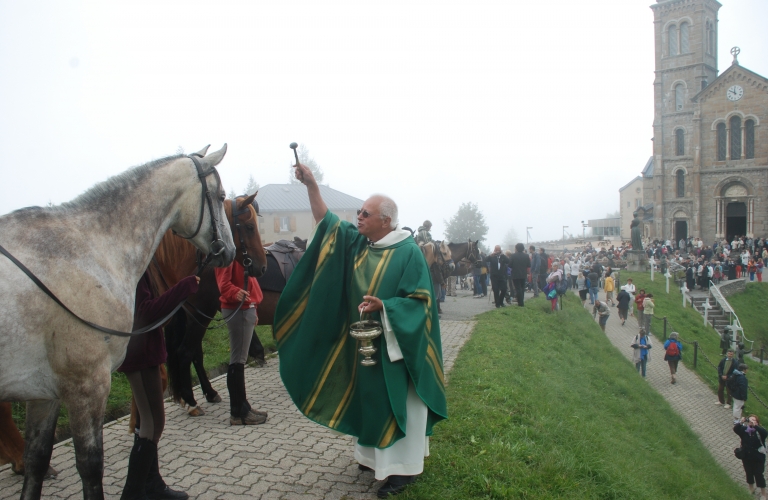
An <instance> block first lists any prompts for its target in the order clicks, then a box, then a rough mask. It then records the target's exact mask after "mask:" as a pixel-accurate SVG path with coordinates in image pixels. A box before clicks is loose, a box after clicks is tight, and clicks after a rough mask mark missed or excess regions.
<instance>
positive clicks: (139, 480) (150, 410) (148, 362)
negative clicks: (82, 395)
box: [117, 272, 200, 500]
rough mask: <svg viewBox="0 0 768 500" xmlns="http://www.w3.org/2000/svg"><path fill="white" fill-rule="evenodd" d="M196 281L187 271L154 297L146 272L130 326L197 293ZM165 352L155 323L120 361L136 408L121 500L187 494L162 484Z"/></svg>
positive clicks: (163, 312)
mask: <svg viewBox="0 0 768 500" xmlns="http://www.w3.org/2000/svg"><path fill="white" fill-rule="evenodd" d="M199 283H200V278H198V277H197V276H188V277H186V278H184V279H183V280H181V281H179V282H178V283H177V284H176V285H174V286H173V287H171V288H170V289H168V290H167V291H166V292H165V293H164V294H162V295H160V296H159V297H156V296H155V293H154V291H153V287H152V284H151V281H150V277H149V273H147V272H145V273H144V274H143V275H142V276H141V279H140V280H139V283H138V285H137V287H136V307H135V310H134V320H133V327H134V328H141V327H143V326H147V325H150V324H152V323H153V322H155V321H157V320H159V319H161V318H163V317H165V316H166V315H167V314H169V313H170V312H171V311H173V309H174V308H175V307H176V306H177V305H178V304H179V303H180V302H183V301H185V300H186V299H187V297H189V296H190V295H191V294H193V293H195V292H197V288H198V284H199ZM167 357H168V354H167V352H166V349H165V336H164V335H163V329H162V327H158V328H156V329H154V330H152V331H150V332H147V333H144V334H142V335H136V336H134V337H131V340H130V341H129V342H128V349H127V352H126V354H125V360H123V364H122V365H120V367H119V368H118V369H117V371H119V372H123V373H125V376H126V378H127V379H128V383H129V384H130V385H131V392H132V393H133V398H134V400H135V401H136V408H137V409H138V411H139V415H138V419H137V422H136V434H135V435H134V439H133V449H132V450H131V454H130V456H129V458H128V474H127V476H126V478H125V486H124V487H123V493H122V495H121V496H120V499H121V500H134V499H137V500H146V498H148V497H149V498H152V499H158V498H164V499H178V500H184V499H186V498H189V495H187V494H186V493H185V492H183V491H175V490H172V489H171V488H169V487H168V486H167V485H166V484H165V481H163V478H162V476H161V475H160V467H159V462H158V457H157V444H158V443H159V442H160V437H161V436H162V434H163V429H164V428H165V403H164V402H163V384H162V380H161V375H160V365H162V364H163V363H165V361H166V358H167Z"/></svg>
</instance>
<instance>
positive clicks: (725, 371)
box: [715, 349, 738, 408]
mask: <svg viewBox="0 0 768 500" xmlns="http://www.w3.org/2000/svg"><path fill="white" fill-rule="evenodd" d="M733 355H734V352H733V349H728V352H727V354H726V356H725V357H724V358H723V359H721V360H720V363H718V365H717V381H718V382H719V384H718V387H717V403H715V404H716V405H722V404H724V405H725V406H723V408H730V407H731V405H732V404H733V397H732V396H731V388H730V387H728V379H729V378H730V377H731V375H732V374H733V370H735V369H736V366H737V365H738V363H737V362H736V360H735V359H733ZM724 392H725V393H726V394H727V397H728V399H727V401H726V399H725V397H726V396H725V395H724V394H723V393H724Z"/></svg>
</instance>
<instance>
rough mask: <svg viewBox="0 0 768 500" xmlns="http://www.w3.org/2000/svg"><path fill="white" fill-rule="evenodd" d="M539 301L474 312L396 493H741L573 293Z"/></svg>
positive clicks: (555, 495) (620, 495) (470, 495)
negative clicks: (442, 408) (439, 419)
mask: <svg viewBox="0 0 768 500" xmlns="http://www.w3.org/2000/svg"><path fill="white" fill-rule="evenodd" d="M548 309H549V302H545V301H544V300H542V299H537V300H531V301H529V302H528V303H527V305H526V307H525V308H523V309H519V308H514V307H507V308H505V309H501V310H495V311H492V312H489V313H486V314H484V315H482V316H480V317H479V322H478V325H477V327H476V329H475V332H474V334H473V336H472V338H471V339H470V340H469V342H468V343H467V344H466V346H465V347H464V348H463V350H462V352H461V354H460V356H459V359H458V360H457V362H456V364H455V366H454V369H453V372H452V373H451V375H450V384H449V386H448V403H449V411H450V419H449V420H448V421H446V422H444V423H441V424H440V425H439V426H438V427H437V428H436V431H435V436H434V437H433V439H432V441H431V446H430V448H431V449H430V451H431V457H430V458H429V459H428V460H427V466H426V469H425V473H424V475H423V477H422V479H421V480H420V481H419V482H417V484H415V485H414V486H413V487H411V488H409V491H408V492H407V493H406V494H404V495H403V498H420V499H421V498H424V499H432V498H434V499H441V500H442V499H467V498H574V499H575V498H578V499H583V498H627V499H643V498H648V499H657V498H675V499H679V498H749V496H748V495H747V493H746V491H745V490H744V489H743V488H742V487H740V486H737V485H735V484H734V482H733V481H732V480H731V479H730V478H729V477H728V475H727V474H726V473H725V472H724V471H723V470H722V469H721V468H720V467H719V466H717V464H716V463H715V462H714V460H713V459H712V458H711V456H710V455H709V453H708V452H707V451H706V450H705V448H704V447H703V446H702V445H701V443H700V442H699V441H698V439H697V438H696V436H695V435H694V434H693V432H692V431H691V430H690V428H689V427H688V426H687V425H686V424H685V422H684V421H683V420H682V418H681V417H679V416H678V415H677V414H676V413H674V412H673V411H672V409H671V408H670V406H669V405H668V404H667V403H666V401H664V399H663V398H662V397H661V396H660V395H659V394H658V393H656V392H655V391H654V390H653V389H651V388H650V387H649V386H648V385H647V384H646V383H645V382H644V381H643V380H642V379H641V378H640V377H639V376H638V374H637V372H636V371H635V369H634V367H633V366H632V365H631V364H630V363H629V362H628V361H627V360H626V359H625V358H624V356H623V355H621V354H620V353H619V352H618V351H617V350H616V349H615V348H614V347H613V346H612V345H611V343H610V342H609V341H608V339H607V338H606V337H605V335H603V334H602V332H601V331H600V329H599V327H598V326H597V324H595V322H594V321H593V320H592V317H591V316H590V315H589V313H588V312H587V311H585V310H584V309H582V308H581V307H580V301H579V300H578V299H577V298H576V297H574V296H569V297H568V300H567V302H566V309H565V310H564V311H562V312H559V313H557V314H551V313H548V312H547V311H548ZM661 423H663V425H659V424H661Z"/></svg>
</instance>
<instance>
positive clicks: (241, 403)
mask: <svg viewBox="0 0 768 500" xmlns="http://www.w3.org/2000/svg"><path fill="white" fill-rule="evenodd" d="M227 389H228V390H229V413H230V418H229V423H230V425H258V424H263V423H264V422H265V421H266V420H267V414H266V413H264V412H254V411H251V405H250V404H249V403H248V399H247V398H246V395H245V365H243V364H241V363H236V364H234V365H229V369H228V370H227Z"/></svg>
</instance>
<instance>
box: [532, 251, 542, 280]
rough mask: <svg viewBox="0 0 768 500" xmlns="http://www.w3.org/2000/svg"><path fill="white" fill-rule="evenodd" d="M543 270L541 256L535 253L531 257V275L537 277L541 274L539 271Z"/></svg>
mask: <svg viewBox="0 0 768 500" xmlns="http://www.w3.org/2000/svg"><path fill="white" fill-rule="evenodd" d="M540 268H541V255H540V254H538V253H537V252H533V254H532V255H531V274H532V275H537V274H539V269H540Z"/></svg>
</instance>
